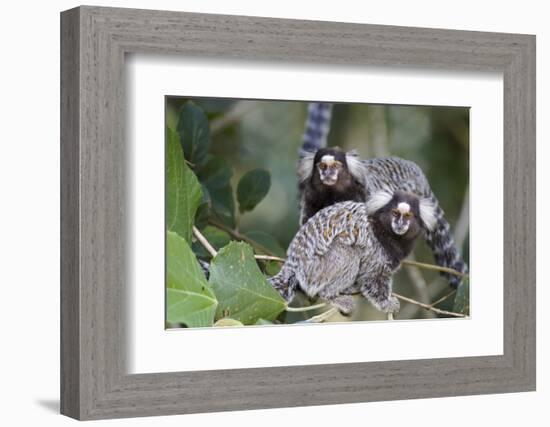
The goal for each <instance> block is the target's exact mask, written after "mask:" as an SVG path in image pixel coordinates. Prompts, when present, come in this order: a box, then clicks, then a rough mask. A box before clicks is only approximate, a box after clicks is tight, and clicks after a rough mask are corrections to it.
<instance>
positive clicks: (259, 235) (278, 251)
mask: <svg viewBox="0 0 550 427" xmlns="http://www.w3.org/2000/svg"><path fill="white" fill-rule="evenodd" d="M246 237H249V238H250V239H252V240H254V241H255V242H258V243H259V244H260V245H262V246H263V247H264V248H266V249H267V250H268V251H269V252H271V253H272V254H274V255H277V256H278V257H282V258H284V257H285V256H286V251H285V250H284V249H283V247H282V246H281V245H280V244H279V242H278V241H277V239H276V238H275V237H273V236H272V235H271V234H268V233H266V232H265V231H247V232H246ZM260 252H265V251H261V250H260ZM265 255H267V254H265Z"/></svg>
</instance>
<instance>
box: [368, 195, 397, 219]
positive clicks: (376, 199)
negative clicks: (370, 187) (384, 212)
mask: <svg viewBox="0 0 550 427" xmlns="http://www.w3.org/2000/svg"><path fill="white" fill-rule="evenodd" d="M391 199H393V194H391V193H389V192H387V191H383V190H381V191H377V192H376V193H373V195H372V196H370V197H369V199H368V200H367V202H366V205H367V215H372V214H374V213H375V212H376V211H378V210H379V209H382V208H383V207H384V206H386V205H387V204H388V203H389V202H390V201H391Z"/></svg>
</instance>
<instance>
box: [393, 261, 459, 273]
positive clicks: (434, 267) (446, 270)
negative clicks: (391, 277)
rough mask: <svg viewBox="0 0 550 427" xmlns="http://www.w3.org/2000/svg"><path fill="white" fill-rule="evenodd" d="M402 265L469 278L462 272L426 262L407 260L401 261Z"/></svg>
mask: <svg viewBox="0 0 550 427" xmlns="http://www.w3.org/2000/svg"><path fill="white" fill-rule="evenodd" d="M401 264H405V265H414V266H416V267H420V268H425V269H426V270H434V271H443V272H444V273H449V274H454V275H455V276H460V277H468V275H467V274H466V273H461V272H460V271H457V270H454V269H452V268H448V267H441V266H440V265H434V264H426V263H424V262H418V261H411V260H407V259H404V260H403V261H401Z"/></svg>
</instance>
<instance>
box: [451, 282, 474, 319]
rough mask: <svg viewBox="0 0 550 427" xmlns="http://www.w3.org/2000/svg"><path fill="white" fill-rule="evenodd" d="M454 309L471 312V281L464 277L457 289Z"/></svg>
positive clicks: (458, 311) (464, 312) (459, 311)
mask: <svg viewBox="0 0 550 427" xmlns="http://www.w3.org/2000/svg"><path fill="white" fill-rule="evenodd" d="M453 311H454V312H456V313H462V314H466V315H469V314H470V282H469V281H468V280H467V279H464V281H463V282H462V283H461V284H460V285H459V287H458V289H457V291H456V296H455V302H454V306H453Z"/></svg>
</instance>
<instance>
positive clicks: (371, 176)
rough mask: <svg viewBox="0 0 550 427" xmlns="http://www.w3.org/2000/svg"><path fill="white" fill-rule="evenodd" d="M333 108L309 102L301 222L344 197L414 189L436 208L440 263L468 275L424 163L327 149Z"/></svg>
mask: <svg viewBox="0 0 550 427" xmlns="http://www.w3.org/2000/svg"><path fill="white" fill-rule="evenodd" d="M331 111H332V107H331V104H326V103H311V104H310V105H309V109H308V120H307V122H306V131H305V133H304V137H303V142H302V149H301V151H300V159H299V162H298V181H299V192H300V224H304V223H305V222H306V221H307V220H308V219H309V218H311V217H312V216H313V215H315V213H316V212H318V211H319V210H321V209H323V208H325V207H327V206H330V205H332V204H334V203H339V202H342V201H344V200H353V201H368V200H369V198H370V197H372V195H373V194H375V193H377V192H378V191H386V192H390V193H391V192H394V191H396V190H402V191H405V192H409V193H412V194H415V195H417V196H418V197H420V198H421V199H429V200H430V201H431V204H432V205H433V206H434V209H435V217H436V224H435V225H434V227H433V228H432V229H431V230H426V231H427V232H426V233H425V239H426V242H427V244H428V246H429V247H430V248H431V250H432V252H433V254H434V258H435V262H436V263H437V264H438V265H440V266H442V267H448V268H452V269H454V270H457V271H459V272H461V273H466V272H467V270H468V267H467V265H466V263H465V262H464V261H463V260H462V258H461V256H460V254H459V251H458V250H457V248H456V246H455V243H454V240H453V237H452V234H451V231H450V225H449V223H448V222H447V220H446V219H445V216H444V212H443V209H442V208H441V207H440V205H439V202H438V200H437V198H436V197H435V195H434V193H433V192H432V190H431V188H430V185H429V183H428V180H427V179H426V176H425V175H424V173H423V172H422V170H421V169H420V167H419V166H418V165H416V164H415V163H413V162H411V161H408V160H404V159H401V158H398V157H384V158H371V159H366V160H361V159H360V158H359V157H358V155H357V153H356V152H355V151H351V152H344V151H342V150H341V149H339V148H337V147H335V148H325V145H326V140H327V134H328V132H329V129H330V119H331ZM441 274H442V275H443V276H444V277H445V278H446V279H447V280H448V281H449V284H450V285H451V286H452V287H454V288H456V287H457V286H458V285H459V284H460V281H461V278H460V277H459V276H457V275H453V274H449V273H445V272H442V273H441Z"/></svg>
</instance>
